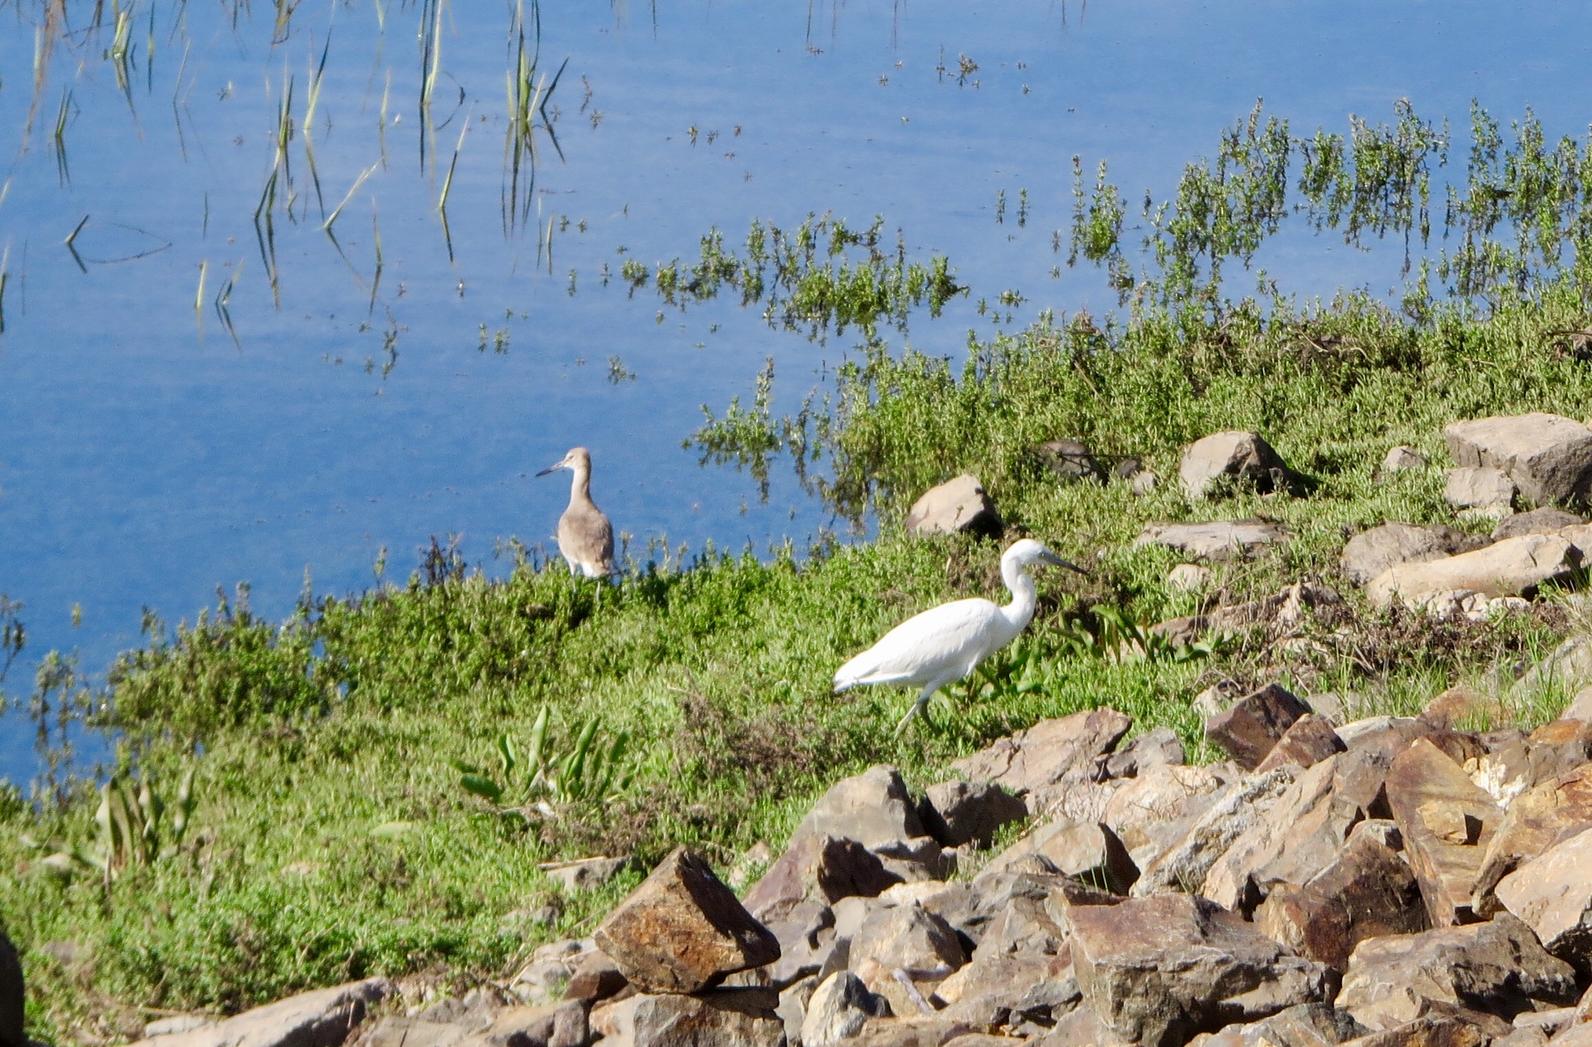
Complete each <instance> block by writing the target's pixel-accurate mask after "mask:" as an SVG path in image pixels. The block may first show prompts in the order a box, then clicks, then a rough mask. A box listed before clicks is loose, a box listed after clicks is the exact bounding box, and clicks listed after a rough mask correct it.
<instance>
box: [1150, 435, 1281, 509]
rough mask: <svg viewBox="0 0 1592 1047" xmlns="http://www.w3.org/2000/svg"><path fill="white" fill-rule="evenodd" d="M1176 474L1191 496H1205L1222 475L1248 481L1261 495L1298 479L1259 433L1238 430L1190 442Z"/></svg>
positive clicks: (1279, 488) (1277, 489)
mask: <svg viewBox="0 0 1592 1047" xmlns="http://www.w3.org/2000/svg"><path fill="white" fill-rule="evenodd" d="M1177 473H1178V478H1179V479H1180V480H1181V481H1182V483H1183V491H1184V493H1185V494H1187V495H1188V496H1189V497H1190V498H1204V497H1206V496H1207V495H1208V494H1210V493H1211V492H1212V488H1213V485H1214V484H1215V482H1216V481H1217V479H1218V478H1221V477H1227V478H1230V479H1232V480H1236V481H1239V482H1242V483H1246V484H1249V485H1251V486H1253V487H1254V488H1255V489H1256V490H1257V491H1260V492H1261V493H1262V494H1270V493H1272V492H1276V491H1286V490H1288V489H1289V488H1291V487H1293V486H1294V484H1295V481H1296V477H1295V476H1294V473H1293V470H1291V469H1289V468H1288V465H1287V463H1285V462H1284V461H1283V460H1282V457H1281V456H1280V455H1278V454H1277V452H1276V451H1274V450H1272V448H1271V445H1270V444H1268V443H1267V442H1266V441H1265V440H1264V439H1263V438H1262V437H1261V436H1260V434H1259V433H1250V432H1241V431H1237V430H1229V431H1227V432H1220V433H1212V434H1211V435H1209V436H1206V437H1202V438H1201V439H1199V440H1195V441H1194V442H1193V443H1191V444H1189V445H1188V446H1187V447H1186V448H1184V449H1183V458H1182V461H1181V462H1180V463H1179V464H1178V468H1177Z"/></svg>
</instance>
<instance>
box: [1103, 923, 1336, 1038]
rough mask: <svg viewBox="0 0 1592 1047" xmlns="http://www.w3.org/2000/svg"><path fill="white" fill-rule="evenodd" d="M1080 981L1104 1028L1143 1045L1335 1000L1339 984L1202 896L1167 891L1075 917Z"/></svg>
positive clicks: (1327, 972)
mask: <svg viewBox="0 0 1592 1047" xmlns="http://www.w3.org/2000/svg"><path fill="white" fill-rule="evenodd" d="M1072 922H1073V923H1072V932H1073V938H1072V961H1073V971H1074V975H1075V976H1076V977H1077V979H1078V985H1079V988H1080V989H1081V990H1082V992H1083V996H1084V999H1085V1001H1087V1003H1088V1004H1089V1006H1090V1008H1091V1009H1092V1010H1093V1011H1094V1013H1095V1016H1096V1017H1097V1018H1099V1019H1100V1021H1101V1023H1102V1024H1103V1025H1105V1026H1106V1027H1107V1028H1109V1029H1110V1030H1111V1031H1112V1032H1113V1033H1115V1034H1116V1035H1117V1036H1119V1037H1121V1038H1123V1039H1125V1040H1129V1041H1131V1042H1134V1043H1144V1044H1153V1045H1160V1044H1178V1043H1184V1042H1187V1040H1188V1039H1189V1037H1190V1036H1192V1035H1193V1034H1195V1033H1198V1032H1212V1031H1215V1030H1218V1029H1221V1028H1223V1027H1225V1026H1227V1025H1229V1024H1231V1023H1233V1022H1239V1021H1253V1020H1255V1019H1257V1018H1262V1017H1265V1016H1266V1015H1269V1014H1275V1013H1276V1012H1278V1011H1281V1010H1283V1009H1285V1008H1287V1007H1291V1006H1293V1005H1295V1004H1300V1003H1312V1002H1322V1001H1325V1000H1327V999H1329V998H1330V997H1331V995H1332V991H1333V989H1334V988H1335V982H1336V978H1335V976H1334V975H1333V973H1332V972H1331V971H1330V970H1329V969H1328V968H1326V967H1325V966H1323V965H1321V964H1317V963H1313V962H1311V961H1309V960H1305V959H1303V958H1301V957H1299V956H1296V955H1294V954H1292V953H1290V952H1288V951H1287V950H1285V949H1284V948H1283V947H1282V946H1280V945H1278V944H1277V943H1276V942H1274V941H1272V940H1271V939H1270V938H1267V937H1266V936H1264V935H1262V934H1260V933H1259V932H1257V931H1256V930H1254V928H1253V927H1251V926H1250V925H1249V924H1247V923H1245V922H1244V920H1243V919H1241V918H1240V917H1239V916H1237V915H1236V914H1234V913H1230V912H1228V911H1227V910H1225V909H1223V908H1221V907H1220V906H1218V905H1216V904H1214V903H1213V902H1210V901H1208V900H1206V899H1203V898H1197V897H1192V896H1189V895H1180V894H1167V895H1159V896H1157V897H1154V898H1138V899H1129V900H1127V901H1124V902H1122V903H1121V904H1120V905H1109V906H1092V907H1079V908H1077V909H1076V910H1074V912H1073V913H1072Z"/></svg>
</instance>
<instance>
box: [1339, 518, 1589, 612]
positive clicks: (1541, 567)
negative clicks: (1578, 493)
mask: <svg viewBox="0 0 1592 1047" xmlns="http://www.w3.org/2000/svg"><path fill="white" fill-rule="evenodd" d="M1580 564H1581V554H1580V552H1579V550H1577V549H1576V548H1575V546H1573V545H1571V544H1570V543H1569V542H1568V541H1566V540H1565V539H1563V538H1561V537H1559V536H1557V535H1548V534H1528V535H1521V536H1520V537H1519V538H1506V539H1504V540H1503V541H1501V542H1495V543H1493V544H1492V545H1489V546H1486V547H1484V548H1481V549H1477V550H1475V551H1474V552H1468V553H1460V554H1459V555H1457V556H1448V557H1444V558H1443V559H1441V560H1428V561H1425V562H1423V563H1406V564H1398V565H1396V566H1393V567H1389V568H1388V569H1387V570H1386V571H1383V572H1382V573H1381V574H1379V575H1377V576H1376V577H1375V578H1374V579H1372V581H1371V584H1370V585H1369V586H1367V588H1366V596H1367V597H1369V598H1370V600H1371V603H1372V604H1374V605H1375V606H1376V607H1378V608H1384V609H1385V608H1387V607H1389V606H1391V605H1392V604H1393V602H1394V601H1395V600H1401V601H1403V602H1404V603H1405V604H1407V605H1409V606H1415V605H1417V604H1418V603H1419V602H1420V600H1421V599H1422V598H1423V597H1429V596H1432V595H1434V594H1437V593H1442V592H1444V591H1447V590H1454V589H1465V590H1469V591H1471V592H1477V593H1481V594H1483V595H1485V596H1517V595H1520V594H1523V593H1529V592H1533V591H1535V589H1536V587H1537V586H1538V585H1541V584H1542V583H1543V582H1550V581H1562V580H1564V579H1567V578H1569V577H1570V576H1571V575H1572V574H1573V573H1574V572H1575V570H1576V569H1577V568H1578V567H1579V566H1580Z"/></svg>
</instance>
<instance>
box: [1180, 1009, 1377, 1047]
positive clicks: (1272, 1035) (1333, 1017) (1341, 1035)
mask: <svg viewBox="0 0 1592 1047" xmlns="http://www.w3.org/2000/svg"><path fill="white" fill-rule="evenodd" d="M1367 1031H1368V1030H1367V1029H1366V1027H1365V1026H1363V1025H1361V1024H1360V1023H1359V1022H1357V1021H1355V1020H1354V1019H1353V1018H1351V1017H1350V1016H1349V1015H1347V1014H1344V1013H1343V1012H1342V1011H1339V1010H1334V1009H1333V1007H1332V1006H1331V1005H1330V1004H1325V1003H1300V1004H1295V1005H1294V1006H1292V1007H1288V1008H1286V1009H1284V1010H1281V1011H1278V1012H1277V1013H1276V1014H1273V1015H1270V1016H1269V1017H1266V1018H1262V1019H1260V1020H1259V1021H1258V1022H1249V1023H1246V1024H1241V1025H1229V1026H1228V1027H1227V1028H1225V1029H1223V1030H1222V1031H1221V1032H1218V1033H1216V1034H1214V1035H1212V1036H1209V1037H1207V1038H1205V1039H1202V1040H1200V1041H1199V1044H1200V1047H1327V1045H1330V1044H1339V1043H1345V1042H1347V1041H1349V1040H1352V1039H1354V1038H1355V1037H1356V1036H1362V1035H1364V1034H1365V1033H1366V1032H1367Z"/></svg>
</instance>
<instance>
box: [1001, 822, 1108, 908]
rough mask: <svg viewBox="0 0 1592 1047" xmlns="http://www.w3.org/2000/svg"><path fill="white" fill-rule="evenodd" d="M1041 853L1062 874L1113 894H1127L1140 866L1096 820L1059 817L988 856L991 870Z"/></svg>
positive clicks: (1003, 867) (1004, 867)
mask: <svg viewBox="0 0 1592 1047" xmlns="http://www.w3.org/2000/svg"><path fill="white" fill-rule="evenodd" d="M1036 854H1037V855H1040V856H1042V857H1043V858H1044V859H1045V860H1046V861H1048V862H1049V863H1050V867H1051V868H1053V869H1055V870H1056V871H1057V872H1058V873H1060V874H1061V875H1063V876H1070V877H1072V878H1074V879H1078V880H1082V881H1083V882H1084V883H1087V884H1091V885H1092V886H1094V887H1097V888H1099V889H1101V890H1105V891H1110V892H1111V893H1113V894H1126V893H1128V888H1130V887H1132V886H1133V881H1134V880H1137V879H1138V878H1139V870H1138V868H1137V867H1136V866H1135V865H1134V864H1133V859H1132V858H1131V857H1129V856H1128V851H1127V848H1126V847H1124V846H1123V845H1122V841H1121V840H1120V839H1118V838H1117V834H1116V833H1114V832H1112V831H1111V829H1110V828H1109V827H1108V826H1105V825H1103V824H1101V823H1099V822H1074V821H1070V820H1068V819H1065V818H1063V819H1060V820H1058V821H1055V822H1052V823H1051V824H1049V825H1046V826H1044V827H1042V828H1041V829H1039V831H1037V832H1034V833H1032V834H1030V835H1028V836H1025V837H1024V838H1023V839H1021V840H1018V841H1017V842H1016V843H1014V844H1012V846H1011V847H1009V848H1007V849H1006V850H1005V851H1002V852H1001V853H1000V854H998V855H996V856H995V857H994V858H992V859H990V862H989V864H988V865H987V866H986V867H985V868H986V869H988V870H990V871H1000V870H1003V869H1008V868H1011V867H1012V865H1013V864H1015V863H1016V862H1017V861H1019V860H1020V859H1023V858H1026V857H1028V856H1030V855H1036Z"/></svg>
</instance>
